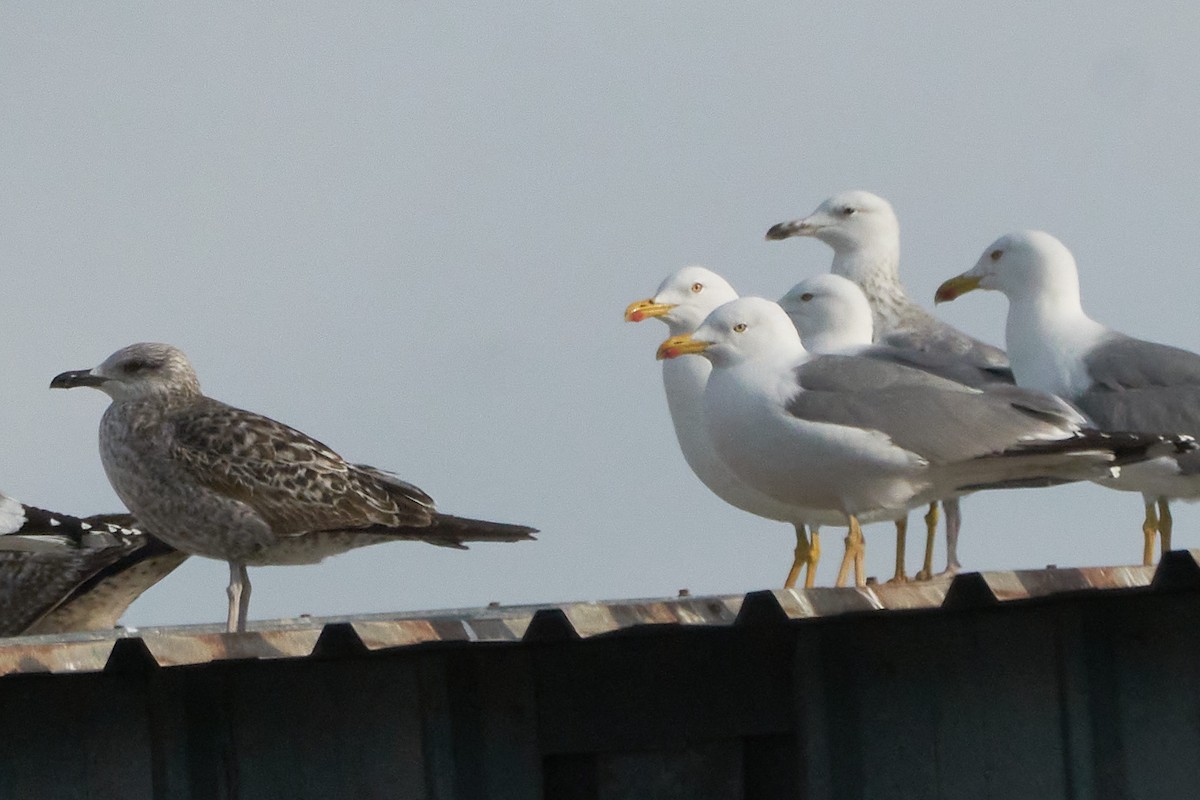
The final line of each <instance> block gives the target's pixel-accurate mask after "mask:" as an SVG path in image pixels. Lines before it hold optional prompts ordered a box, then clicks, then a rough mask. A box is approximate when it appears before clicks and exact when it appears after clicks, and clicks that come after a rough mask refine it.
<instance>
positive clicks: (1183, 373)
mask: <svg viewBox="0 0 1200 800" xmlns="http://www.w3.org/2000/svg"><path fill="white" fill-rule="evenodd" d="M1084 366H1085V367H1086V368H1087V372H1088V377H1090V378H1091V385H1090V386H1089V387H1088V388H1087V390H1086V391H1084V392H1083V393H1082V394H1081V395H1079V397H1077V398H1074V400H1075V403H1076V405H1078V406H1079V407H1080V408H1081V409H1083V411H1084V413H1086V414H1087V415H1088V416H1090V417H1091V418H1092V419H1093V420H1095V422H1096V424H1097V425H1098V426H1099V427H1101V428H1103V429H1105V430H1110V431H1138V432H1142V433H1186V434H1190V435H1192V436H1200V355H1197V354H1196V353H1193V352H1191V351H1188V350H1183V349H1181V348H1178V347H1171V346H1170V345H1165V344H1158V343H1155V342H1147V341H1144V340H1142V339H1134V338H1133V337H1130V336H1125V335H1124V334H1119V333H1112V334H1111V335H1110V336H1109V337H1108V339H1107V340H1106V341H1105V342H1103V343H1102V344H1100V345H1098V346H1097V347H1095V348H1093V349H1092V350H1091V352H1089V353H1088V354H1087V356H1086V357H1085V358H1084ZM1177 461H1178V462H1179V466H1180V469H1181V470H1182V471H1183V472H1184V473H1185V474H1200V452H1192V453H1188V454H1185V455H1182V456H1179V457H1177Z"/></svg>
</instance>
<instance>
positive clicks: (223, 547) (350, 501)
mask: <svg viewBox="0 0 1200 800" xmlns="http://www.w3.org/2000/svg"><path fill="white" fill-rule="evenodd" d="M50 386H51V387H52V388H61V389H69V388H73V387H76V386H91V387H94V388H97V389H99V390H101V391H102V392H104V393H105V394H107V395H109V397H111V398H112V403H111V404H110V405H109V407H108V409H107V410H106V411H105V412H104V417H103V419H102V420H101V421H100V458H101V461H102V462H103V464H104V471H105V473H106V474H107V475H108V480H109V482H110V483H111V484H112V486H113V489H114V490H115V491H116V493H117V496H118V497H120V498H121V501H122V502H123V503H125V505H126V506H128V507H129V510H130V511H132V512H133V513H134V515H135V516H136V517H137V518H138V520H139V521H140V522H142V523H144V524H145V525H146V526H147V527H148V528H150V529H151V530H153V531H154V532H155V534H156V535H157V536H159V537H161V538H162V539H163V540H164V541H166V542H167V543H168V544H170V545H172V546H174V547H176V548H178V549H180V550H182V551H184V552H185V553H190V554H193V555H201V556H206V557H208V558H215V559H219V560H222V561H227V562H228V563H229V589H228V594H229V616H228V628H229V630H230V631H231V632H232V631H240V630H245V625H246V612H247V609H248V606H249V602H250V579H249V577H248V576H247V574H246V567H247V566H258V565H268V564H315V563H317V562H319V561H321V560H322V559H323V558H325V557H326V556H330V555H334V554H336V553H341V552H344V551H346V550H350V549H352V548H355V547H362V546H364V545H369V544H376V543H379V542H385V541H389V540H392V539H413V540H419V541H424V542H428V543H430V544H436V545H441V546H447V547H459V548H461V547H463V542H468V541H501V542H513V541H519V540H522V539H531V538H533V537H532V536H531V534H532V533H534V532H535V531H534V529H533V528H528V527H525V526H522V525H506V524H503V523H496V522H485V521H482V520H471V519H462V518H459V517H452V516H449V515H446V514H440V513H438V512H437V511H436V510H434V504H433V500H432V499H431V498H430V497H429V495H427V494H425V493H424V492H423V491H421V490H420V489H418V488H417V487H416V486H413V485H412V484H411V483H407V482H406V481H403V480H400V479H399V478H397V477H395V476H394V475H391V474H390V473H386V472H383V471H382V470H377V469H375V468H373V467H366V466H362V465H357V464H351V463H348V462H347V461H346V460H345V459H343V458H342V457H341V456H339V455H338V454H337V453H335V452H333V451H332V450H330V449H329V448H328V447H326V446H325V445H324V444H322V443H321V442H318V441H317V440H316V439H313V438H311V437H309V436H307V435H305V434H303V433H301V432H300V431H298V430H296V429H294V428H290V427H288V426H287V425H284V424H282V423H280V422H276V421H275V420H273V419H270V418H268V417H264V416H262V415H260V414H255V413H253V412H250V411H243V410H241V409H238V408H234V407H232V406H229V405H226V404H225V403H222V402H220V401H218V400H214V399H212V398H209V397H206V396H205V395H204V394H202V393H201V391H200V383H199V381H198V380H197V379H196V373H195V371H194V370H193V369H192V365H191V363H190V362H189V361H188V359H187V356H185V355H184V354H183V352H182V351H181V350H179V349H178V348H176V347H172V346H171V345H167V344H154V343H142V344H134V345H130V346H128V347H125V348H123V349H121V350H118V351H117V352H115V353H113V354H112V355H111V356H109V357H108V358H107V359H106V360H105V361H104V363H102V364H100V366H98V367H96V368H94V369H90V370H77V371H72V372H64V373H62V374H60V375H58V376H56V377H55V378H54V380H53V381H51V383H50Z"/></svg>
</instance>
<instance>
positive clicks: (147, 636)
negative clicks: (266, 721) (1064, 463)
mask: <svg viewBox="0 0 1200 800" xmlns="http://www.w3.org/2000/svg"><path fill="white" fill-rule="evenodd" d="M1181 576H1182V577H1181ZM1198 577H1200V550H1192V551H1176V552H1174V553H1170V554H1168V555H1167V556H1166V557H1165V558H1164V560H1163V563H1162V564H1160V565H1159V567H1158V568H1157V570H1155V569H1154V568H1151V567H1086V568H1070V569H1055V568H1047V569H1044V570H1020V571H1008V572H982V573H965V574H962V575H959V576H957V577H955V578H954V579H952V580H951V579H948V578H947V579H942V580H934V581H929V582H925V583H909V584H877V585H869V586H866V587H859V588H815V589H807V590H791V589H780V590H771V591H763V592H754V593H751V594H750V595H746V596H745V597H743V596H740V595H729V596H697V597H692V596H687V595H686V594H685V595H684V596H680V597H674V598H657V599H646V600H619V601H607V602H575V603H561V604H550V605H528V606H495V605H493V606H489V607H486V608H475V609H455V610H446V611H430V612H405V613H396V614H370V615H355V616H347V617H307V616H303V617H299V618H294V619H282V620H272V621H262V622H255V623H251V625H250V630H248V631H247V632H246V633H242V634H228V633H225V632H224V626H220V625H189V626H169V627H156V628H142V629H116V630H113V631H105V632H93V633H79V634H67V635H52V636H23V637H13V638H8V639H0V676H2V675H11V674H20V673H39V672H41V673H45V672H49V673H64V672H96V671H100V670H104V669H105V668H107V667H112V666H114V665H115V664H118V662H120V661H121V660H122V659H135V660H136V659H141V660H142V661H144V662H145V663H147V664H153V665H157V666H159V667H174V666H181V665H188V664H203V663H206V662H211V661H222V660H237V659H280V658H307V657H310V656H314V655H317V656H320V655H323V654H330V653H333V652H342V651H344V649H346V648H350V649H352V650H362V651H375V650H384V649H391V648H397V647H406V646H411V645H418V644H423V643H429V642H518V641H522V640H534V639H545V638H562V637H568V638H574V637H581V638H587V637H591V636H597V635H602V634H609V633H613V632H616V631H621V630H626V629H630V628H633V627H635V626H642V625H732V624H734V623H735V622H738V621H739V620H740V621H742V622H751V621H753V620H754V619H756V618H758V617H759V615H761V614H767V615H769V616H772V617H774V618H777V619H790V620H801V619H808V618H814V617H829V616H835V615H840V614H849V613H864V612H880V611H883V612H887V611H904V610H917V609H938V608H947V609H951V608H954V607H958V606H962V605H977V604H981V603H982V604H987V603H998V602H1012V601H1019V600H1026V599H1034V598H1039V597H1044V596H1047V595H1053V594H1058V593H1064V592H1078V591H1097V590H1121V589H1126V590H1138V589H1142V590H1154V589H1155V588H1170V587H1171V586H1172V585H1174V584H1175V583H1177V582H1178V581H1179V580H1185V581H1192V580H1195V579H1196V578H1198ZM1189 585H1190V584H1189Z"/></svg>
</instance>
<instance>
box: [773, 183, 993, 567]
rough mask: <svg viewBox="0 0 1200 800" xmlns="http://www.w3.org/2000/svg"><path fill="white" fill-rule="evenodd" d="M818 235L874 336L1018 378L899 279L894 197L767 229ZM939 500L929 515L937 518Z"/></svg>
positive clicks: (954, 545)
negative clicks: (864, 305) (860, 298)
mask: <svg viewBox="0 0 1200 800" xmlns="http://www.w3.org/2000/svg"><path fill="white" fill-rule="evenodd" d="M792 236H812V237H814V238H817V239H820V240H821V241H822V242H825V244H827V245H829V246H830V247H831V248H833V264H832V265H831V267H830V270H831V271H832V272H833V273H834V274H835V275H841V276H842V277H843V278H847V279H849V280H852V281H854V282H855V283H856V284H858V286H859V288H860V289H862V291H863V294H865V295H866V296H867V301H868V302H869V303H870V304H871V311H872V314H873V316H874V319H873V326H874V339H875V341H877V342H880V343H883V344H889V345H893V346H895V347H900V348H903V349H906V350H919V351H923V352H928V353H933V354H937V355H950V356H954V357H956V358H958V359H960V360H961V361H962V362H963V365H964V369H965V370H974V371H975V373H976V374H975V376H973V377H972V376H969V375H963V376H961V377H959V378H956V380H960V381H962V382H964V383H967V384H968V385H970V386H982V385H984V384H988V383H995V382H1003V383H1012V382H1013V378H1012V372H1011V371H1010V370H1009V369H1008V358H1007V357H1006V356H1005V355H1004V351H1003V350H1000V349H998V348H996V347H992V346H991V345H989V344H985V343H984V342H981V341H979V340H978V339H974V338H972V337H971V336H968V335H967V334H965V333H963V332H962V331H960V330H958V329H957V328H955V327H953V326H951V325H947V324H946V323H945V322H942V321H941V320H940V319H938V318H937V317H934V316H933V315H931V314H929V313H928V312H927V311H925V309H923V308H921V307H920V306H919V305H917V304H916V303H915V302H913V300H912V298H910V297H909V296H908V293H907V292H906V291H905V290H904V286H903V285H902V284H901V283H900V222H899V220H897V219H896V212H895V211H893V210H892V206H891V203H889V202H888V201H887V200H884V199H883V198H882V197H879V196H878V195H874V194H871V193H870V192H864V191H859V190H855V191H847V192H841V193H840V194H836V195H834V196H833V197H830V198H829V199H828V200H826V201H825V202H824V203H821V205H820V206H818V207H817V209H816V210H815V211H814V212H813V213H811V214H809V215H808V216H807V217H804V218H803V219H798V220H793V221H791V222H781V223H779V224H777V225H773V226H772V227H771V229H770V230H768V231H767V238H768V239H787V238H789V237H792ZM943 505H944V506H945V509H946V571H947V572H949V573H955V572H958V570H959V569H961V566H962V565H961V564H960V563H959V561H958V533H959V530H960V528H961V524H962V515H961V511H960V508H959V503H958V500H957V499H954V498H951V499H949V500H947V501H946V502H944V503H943ZM936 514H937V509H936V507H931V508H930V515H931V516H932V517H933V518H934V519H936Z"/></svg>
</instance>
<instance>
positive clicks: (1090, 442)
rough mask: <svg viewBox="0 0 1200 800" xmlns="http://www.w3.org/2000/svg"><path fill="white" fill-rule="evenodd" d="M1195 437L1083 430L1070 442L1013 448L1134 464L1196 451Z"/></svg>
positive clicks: (1114, 463) (1061, 441)
mask: <svg viewBox="0 0 1200 800" xmlns="http://www.w3.org/2000/svg"><path fill="white" fill-rule="evenodd" d="M1198 446H1200V445H1197V443H1196V440H1195V438H1193V437H1191V436H1188V435H1187V434H1158V433H1131V432H1129V431H1100V430H1096V429H1095V428H1086V429H1084V430H1081V431H1080V432H1079V433H1078V434H1076V435H1075V436H1073V437H1071V438H1070V439H1060V440H1058V441H1051V442H1031V443H1029V444H1024V445H1021V446H1020V447H1019V448H1014V449H1016V450H1019V451H1020V452H1022V453H1039V452H1044V453H1053V452H1059V453H1082V452H1088V451H1093V452H1104V451H1108V452H1110V453H1111V454H1112V457H1113V460H1112V464H1113V466H1117V467H1119V466H1123V465H1125V464H1136V463H1138V462H1139V461H1146V460H1148V459H1152V458H1162V457H1164V456H1178V455H1183V454H1185V453H1190V452H1192V451H1193V450H1196V449H1197V447H1198Z"/></svg>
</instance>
